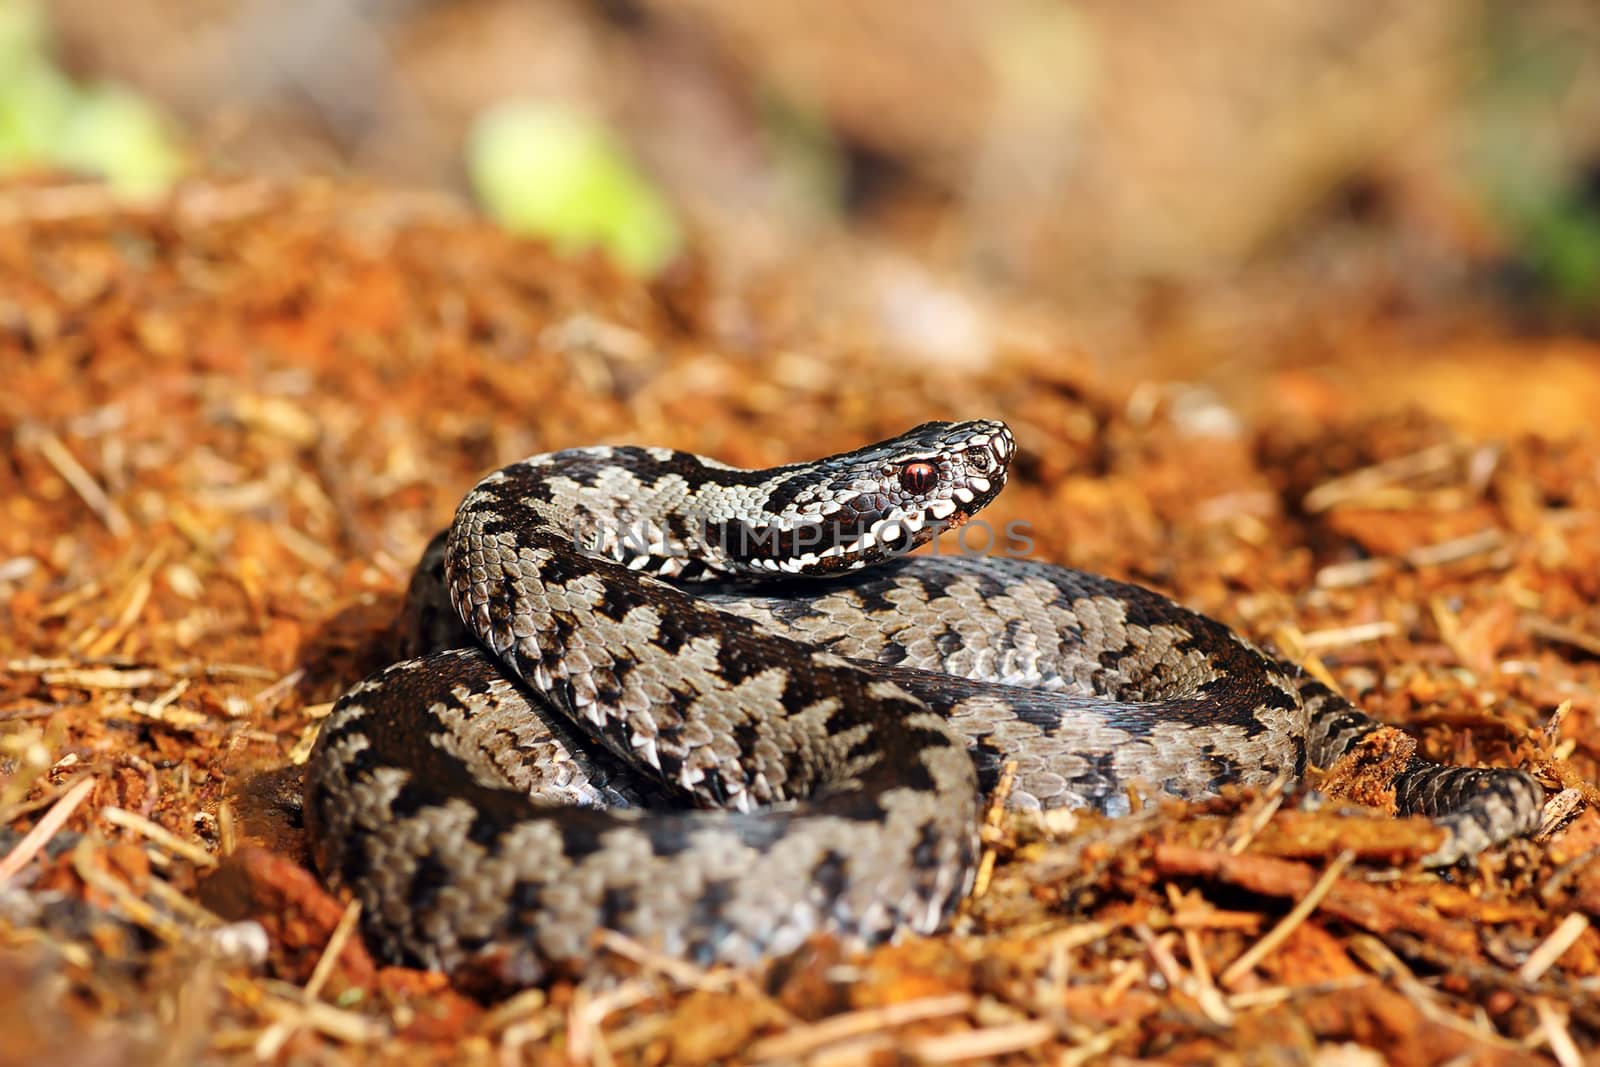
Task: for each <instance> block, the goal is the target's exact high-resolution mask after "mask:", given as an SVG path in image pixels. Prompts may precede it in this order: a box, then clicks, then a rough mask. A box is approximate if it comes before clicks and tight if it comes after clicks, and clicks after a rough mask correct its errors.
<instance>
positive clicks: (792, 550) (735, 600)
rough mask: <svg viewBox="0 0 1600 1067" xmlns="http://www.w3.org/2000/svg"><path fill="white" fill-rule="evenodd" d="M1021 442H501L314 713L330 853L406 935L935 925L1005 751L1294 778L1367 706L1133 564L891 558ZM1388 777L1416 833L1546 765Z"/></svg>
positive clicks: (1449, 846) (380, 929) (1473, 809)
mask: <svg viewBox="0 0 1600 1067" xmlns="http://www.w3.org/2000/svg"><path fill="white" fill-rule="evenodd" d="M1014 455H1015V444H1014V442H1013V440H1012V437H1011V434H1010V432H1009V431H1008V430H1007V429H1006V427H1005V426H1004V425H1003V424H1001V423H998V422H992V421H976V422H963V423H939V422H933V423H927V424H925V425H923V426H919V427H917V428H915V429H913V430H910V431H908V432H907V433H905V434H902V435H900V436H899V437H896V438H893V439H891V440H888V441H884V442H882V443H879V444H874V445H870V446H867V447H864V448H861V449H858V450H856V451H854V452H849V453H845V454H842V455H838V456H832V457H829V458H826V459H822V460H817V461H815V462H808V463H801V464H795V465H792V466H784V467H777V468H773V469H769V470H742V469H736V468H732V467H729V466H726V465H724V464H721V463H718V462H716V461H714V460H710V459H706V458H703V457H699V456H694V455H689V454H686V453H682V452H676V451H671V450H667V449H659V448H623V447H599V448H583V449H575V450H569V451H563V452H555V453H550V454H546V455H540V456H534V457H532V458H530V459H527V460H523V461H522V462H520V463H514V464H512V465H510V466H508V467H505V468H504V469H502V470H499V471H497V472H495V473H494V474H491V475H489V476H488V477H487V478H485V479H484V480H483V481H482V482H480V483H479V484H478V486H477V487H476V488H474V489H473V490H472V491H471V492H470V493H469V494H468V495H467V497H466V499H465V501H464V502H463V503H462V504H461V506H460V509H459V510H458V512H457V514H456V517H455V521H454V523H453V524H452V526H451V528H450V530H449V531H447V534H444V535H441V536H440V538H439V539H437V540H436V542H435V544H434V545H433V546H432V547H431V548H430V551H429V553H428V555H427V556H425V558H424V561H423V564H422V565H421V567H420V568H419V570H418V574H417V577H416V579H415V580H414V581H413V586H412V590H411V596H410V601H411V607H410V609H409V611H410V615H411V618H412V629H413V633H414V634H415V635H416V636H415V638H414V640H415V641H417V642H419V643H427V644H432V645H433V646H435V647H445V648H446V649H447V650H445V651H433V652H431V653H430V654H427V655H422V656H420V657H418V658H414V659H411V660H408V661H406V662H403V663H399V664H396V665H395V666H392V667H390V668H388V669H387V670H384V671H382V672H380V673H379V674H377V675H374V676H373V677H371V678H369V679H368V680H366V681H364V682H362V683H361V684H359V685H358V686H356V687H355V688H354V689H352V690H351V691H350V692H349V693H348V694H346V695H345V696H344V697H343V698H342V699H341V700H340V701H339V702H338V704H337V705H336V706H335V708H334V710H333V712H332V714H331V715H330V716H329V718H328V720H327V721H326V723H325V724H324V726H323V729H322V733H321V736H320V738H319V740H318V742H317V745H316V748H315V750H314V752H313V753H312V756H311V760H310V764H309V767H308V770H307V775H306V788H305V814H306V823H307V829H308V831H309V833H310V835H311V840H312V842H313V850H314V853H315V857H316V862H317V865H318V868H319V869H320V870H321V871H322V873H323V874H324V876H325V877H326V878H327V879H328V880H330V881H331V882H333V883H335V884H342V885H345V886H348V887H349V888H350V889H351V890H353V891H354V893H355V894H356V895H357V896H358V897H359V898H360V900H361V901H362V904H363V913H362V914H363V923H364V927H365V931H366V934H367V937H368V940H369V942H370V943H371V944H372V945H373V947H374V948H376V949H377V950H378V951H379V952H380V953H381V955H383V956H384V957H385V958H387V959H390V960H392V961H395V962H401V963H407V964H412V965H420V966H426V967H433V968H440V969H445V970H454V969H458V968H462V967H464V966H469V965H487V966H491V967H492V968H493V972H494V973H495V974H497V975H499V976H501V977H502V978H504V979H506V980H509V981H517V982H532V981H537V980H540V979H541V978H543V977H544V976H546V975H547V974H549V973H550V971H551V969H552V968H553V967H557V966H565V965H571V964H574V963H576V962H578V961H581V960H582V959H583V958H584V957H585V956H586V954H587V953H588V952H590V951H591V944H592V935H593V934H594V932H595V931H596V930H598V929H601V928H609V929H613V930H617V931H621V932H623V933H625V934H627V935H630V936H632V937H636V938H639V939H641V940H644V941H646V942H648V943H650V944H652V945H654V946H655V947H656V948H657V949H659V950H661V951H663V952H665V953H668V954H671V955H676V956H681V957H687V958H691V959H694V960H696V961H700V962H704V963H709V962H717V961H724V962H733V963H746V962H750V961H752V960H754V959H757V958H758V957H761V956H763V955H765V954H770V953H780V952H783V951H786V950H789V949H792V948H794V947H795V946H797V945H799V944H800V943H801V942H802V941H803V940H804V939H805V938H806V937H807V936H809V935H811V934H813V933H816V932H819V931H832V932H834V933H836V934H838V935H840V936H842V937H845V938H846V939H847V940H853V941H856V942H871V941H877V940H881V939H883V938H886V937H888V936H890V935H892V934H893V933H894V932H896V931H898V930H902V929H907V930H914V931H921V932H929V931H933V930H936V929H937V928H938V927H939V926H940V925H941V924H942V923H943V922H944V921H945V920H946V919H947V918H948V917H949V916H950V914H951V913H952V911H953V910H954V908H955V907H956V906H957V904H958V903H959V902H960V900H961V898H962V896H963V895H964V894H965V893H966V892H967V890H968V889H969V887H970V886H971V883H972V879H973V870H974V862H975V858H976V851H977V826H978V820H979V805H980V803H981V795H980V787H981V785H982V784H983V783H985V782H989V781H992V780H993V777H994V774H995V771H996V768H998V767H999V766H1000V765H1001V763H1002V762H1004V761H1008V760H1010V761H1015V762H1016V763H1017V765H1018V773H1017V776H1016V779H1015V788H1014V789H1013V790H1012V792H1011V794H1010V801H1011V803H1013V804H1015V805H1033V806H1045V807H1053V806H1059V805H1074V806H1089V807H1093V808H1096V809H1099V810H1100V811H1103V812H1106V813H1109V814H1113V815H1115V814H1120V813H1123V812H1125V811H1126V808H1127V800H1126V797H1127V787H1128V786H1129V785H1130V784H1132V783H1135V782H1139V783H1143V784H1144V785H1145V786H1147V787H1149V788H1153V789H1157V790H1164V791H1166V792H1169V793H1172V794H1176V795H1178V796H1183V797H1199V796H1204V795H1208V794H1213V793H1215V792H1216V790H1217V789H1218V787H1219V786H1222V785H1224V784H1226V783H1242V784H1254V785H1265V784H1267V783H1269V782H1271V781H1272V780H1274V779H1275V778H1278V777H1280V776H1281V777H1284V778H1286V779H1288V780H1289V781H1290V782H1291V783H1297V782H1298V781H1299V780H1300V778H1301V776H1302V774H1303V773H1304V771H1305V769H1306V767H1307V765H1308V764H1314V765H1317V766H1327V765H1328V764H1329V763H1331V762H1332V761H1333V760H1334V759H1336V758H1337V757H1338V756H1339V755H1340V754H1341V753H1343V752H1344V751H1345V750H1347V749H1348V748H1349V747H1350V746H1351V745H1352V744H1353V743H1354V742H1355V741H1356V740H1358V739H1360V738H1361V737H1363V736H1365V735H1366V734H1368V733H1370V732H1371V731H1372V730H1374V729H1376V728H1377V725H1378V724H1377V723H1375V722H1373V721H1372V720H1371V719H1369V718H1367V717H1366V716H1365V715H1364V714H1362V713H1361V712H1360V711H1358V710H1357V709H1355V708H1354V707H1352V706H1351V705H1350V704H1349V703H1348V702H1346V701H1344V700H1343V699H1341V698H1340V697H1338V696H1336V695H1335V694H1333V693H1332V692H1330V691H1329V690H1327V689H1326V688H1324V687H1322V686H1321V685H1319V684H1317V683H1316V682H1314V681H1311V680H1309V679H1307V678H1305V677H1304V676H1303V675H1301V674H1300V672H1298V671H1297V670H1295V669H1294V668H1293V667H1291V666H1289V665H1286V664H1284V663H1281V662H1279V661H1278V660H1277V659H1275V658H1274V657H1272V656H1270V655H1268V654H1266V653H1264V652H1262V651H1260V650H1258V649H1257V648H1256V647H1255V646H1253V645H1251V644H1250V643H1248V642H1247V641H1245V640H1244V639H1243V638H1241V637H1239V636H1238V635H1236V634H1235V633H1233V632H1232V631H1231V630H1229V629H1228V628H1226V627H1224V626H1223V625H1221V624H1220V623H1217V622H1215V621H1213V620H1211V619H1209V618H1206V617H1204V616H1202V615H1199V614H1196V613H1194V612H1191V611H1188V610H1186V609H1184V608H1183V607H1180V606H1179V605H1177V604H1175V603H1173V602H1172V601H1170V600H1168V599H1166V598H1165V597H1162V596H1160V595H1158V594H1156V593H1153V592H1151V591H1149V590H1146V589H1142V588H1139V587H1137V586H1132V585H1127V584H1123V583H1120V582H1114V581H1111V580H1109V579H1106V578H1101V577H1096V576H1094V575H1090V574H1085V573H1082V572H1079V571H1073V570H1067V569H1065V568H1061V567H1055V566H1050V565H1046V564H1042V563H1038V562H1033V561H1029V560H1021V559H1002V558H978V557H969V556H964V555H950V554H944V555H926V554H924V555H919V556H916V557H908V556H907V552H908V550H909V549H911V548H914V547H916V546H918V545H922V544H925V543H927V542H928V541H930V540H932V539H933V538H934V537H935V536H936V535H937V534H938V533H939V532H941V531H943V530H946V529H949V528H951V527H955V526H958V525H960V524H962V523H965V522H966V521H967V520H969V519H970V518H971V517H972V516H973V515H974V514H975V513H976V512H977V511H978V510H979V509H980V508H982V507H984V506H985V505H986V504H988V503H989V502H990V500H992V499H993V498H994V496H995V494H996V493H998V492H999V491H1000V489H1001V488H1002V486H1003V485H1004V484H1005V481H1006V476H1007V472H1008V470H1009V466H1010V463H1011V461H1012V460H1013V458H1014ZM462 624H464V625H465V630H463V629H462ZM451 645H454V646H458V647H453V648H451V647H449V646H451ZM1394 784H1395V789H1396V792H1397V795H1398V803H1399V807H1400V809H1401V810H1402V811H1405V812H1408V813H1422V814H1426V815H1429V816H1432V817H1433V818H1434V819H1435V820H1436V821H1437V822H1438V823H1439V824H1440V825H1441V826H1443V827H1444V828H1445V829H1446V830H1447V831H1448V833H1447V838H1446V842H1445V844H1444V845H1443V846H1442V847H1441V848H1440V849H1439V850H1438V851H1437V852H1436V853H1435V854H1434V855H1433V856H1431V857H1430V861H1431V862H1434V863H1438V864H1446V863H1451V862H1454V861H1456V860H1458V859H1460V858H1462V857H1464V856H1468V855H1471V854H1473V853H1475V852H1477V851H1479V850H1481V849H1483V848H1486V847H1488V846H1489V845H1490V844H1492V843H1495V842H1499V841H1502V840H1505V839H1507V838H1509V837H1511V836H1514V835H1516V834H1519V833H1524V832H1526V831H1527V830H1529V829H1530V828H1531V827H1533V826H1534V825H1535V824H1536V822H1537V819H1538V816H1539V810H1540V805H1541V802H1542V796H1543V794H1542V791H1541V790H1540V787H1539V786H1538V784H1537V783H1536V782H1535V781H1534V780H1533V779H1532V778H1530V777H1529V776H1528V775H1526V774H1524V773H1522V772H1519V771H1513V770H1501V769H1469V768H1462V767H1449V766H1442V765H1439V764H1435V763H1431V762H1429V761H1427V760H1423V759H1419V758H1413V759H1412V760H1411V761H1410V763H1409V765H1408V766H1407V767H1406V768H1405V769H1404V771H1403V772H1402V773H1401V774H1400V775H1399V776H1398V777H1397V778H1396V780H1395V783H1394ZM708 809H710V810H708Z"/></svg>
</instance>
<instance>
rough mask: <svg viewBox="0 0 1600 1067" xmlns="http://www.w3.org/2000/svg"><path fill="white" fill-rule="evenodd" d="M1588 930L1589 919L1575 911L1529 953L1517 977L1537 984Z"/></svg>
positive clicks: (1518, 969) (1518, 970)
mask: <svg viewBox="0 0 1600 1067" xmlns="http://www.w3.org/2000/svg"><path fill="white" fill-rule="evenodd" d="M1587 929H1589V917H1588V916H1587V915H1585V914H1583V912H1581V911H1575V912H1573V913H1572V914H1570V915H1568V916H1567V917H1566V918H1565V919H1562V920H1561V922H1560V924H1559V925H1557V926H1556V928H1555V929H1554V930H1552V931H1550V936H1549V937H1547V938H1545V939H1544V940H1543V941H1541V942H1540V943H1539V945H1538V947H1537V948H1535V949H1534V950H1533V951H1532V952H1530V953H1528V958H1527V959H1526V960H1524V961H1523V963H1522V966H1521V967H1519V968H1517V977H1518V978H1520V979H1522V980H1523V981H1524V982H1537V981H1538V980H1539V979H1540V978H1543V977H1544V973H1545V972H1546V971H1548V970H1549V969H1550V968H1551V967H1553V966H1554V965H1555V962H1556V960H1558V959H1560V958H1561V954H1562V953H1564V952H1566V951H1567V949H1569V948H1571V947H1572V946H1573V945H1574V944H1575V943H1576V942H1577V940H1578V938H1580V937H1582V936H1583V933H1584V931H1585V930H1587Z"/></svg>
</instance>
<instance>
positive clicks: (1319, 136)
mask: <svg viewBox="0 0 1600 1067" xmlns="http://www.w3.org/2000/svg"><path fill="white" fill-rule="evenodd" d="M0 169H3V170H4V171H7V172H10V173H13V174H16V173H23V174H39V175H60V174H76V175H102V176H105V177H106V178H108V179H109V180H110V182H111V184H112V186H113V187H114V188H115V189H117V190H118V191H119V192H120V193H123V194H125V195H128V196H132V197H139V196H147V195H153V194H159V193H160V192H161V191H162V190H163V189H164V188H166V187H167V186H168V185H169V184H170V183H172V182H174V181H179V180H182V179H183V178H184V176H185V175H210V176H215V175H219V174H220V175H239V174H247V175H255V176H260V175H269V176H306V175H337V176H342V177H354V178H356V179H358V180H370V181H371V182H373V183H374V184H376V185H381V186H382V187H385V188H402V189H408V190H418V191H424V192H427V193H428V194H429V195H438V196H440V197H442V198H446V199H450V200H460V201H462V202H464V203H472V204H475V205H476V206H477V207H478V208H479V209H481V210H484V211H486V212H488V213H489V214H490V215H491V216H492V217H493V218H495V219H497V220H498V221H500V222H501V223H502V224H503V225H505V226H507V227H509V228H511V229H514V230H516V231H518V232H522V233H531V234H536V235H541V236H544V237H546V238H548V239H550V240H551V241H553V242H554V243H556V244H557V246H558V247H563V248H570V249H583V248H587V247H591V246H594V247H600V248H602V249H604V250H605V251H606V253H607V254H609V255H611V256H612V257H613V258H615V259H617V260H618V261H619V262H621V263H622V264H624V266H625V267H626V268H627V269H629V270H632V271H635V272H638V273H642V274H650V275H657V274H662V275H671V273H672V272H673V271H680V272H681V271H689V272H690V273H692V274H694V275H696V277H697V278H698V281H697V284H704V285H709V286H710V287H711V288H712V291H713V292H721V291H728V292H733V291H738V292H740V293H742V294H744V298H745V299H747V300H748V299H751V296H750V294H752V293H753V294H758V295H757V297H756V299H760V296H759V294H763V293H765V294H767V297H768V299H767V305H766V306H765V307H764V309H763V314H766V315H771V316H777V317H780V318H781V317H783V316H789V317H792V318H795V319H803V320H807V321H808V322H809V323H810V327H811V331H812V333H813V335H815V336H818V337H820V338H821V339H822V343H825V342H826V338H827V336H828V331H829V330H830V329H839V330H852V331H861V330H865V331H867V332H869V333H870V334H872V335H873V336H874V337H875V338H876V339H877V344H878V346H879V347H880V348H881V349H882V351H883V352H884V353H885V354H886V356H890V357H892V356H896V355H898V356H902V357H909V358H912V359H915V360H933V361H948V362H959V363H963V364H982V363H983V362H984V361H985V360H988V359H990V358H992V356H993V355H994V353H995V352H996V351H998V350H1000V349H1002V348H1005V347H1008V346H1014V345H1018V344H1022V345H1026V344H1028V343H1030V338H1033V339H1036V338H1038V337H1049V338H1050V339H1051V343H1050V346H1049V347H1054V348H1059V346H1060V343H1061V341H1062V339H1063V338H1070V340H1071V344H1072V346H1073V347H1074V348H1075V349H1076V350H1078V351H1081V352H1083V353H1086V354H1087V356H1086V358H1088V359H1090V360H1091V361H1093V362H1095V363H1097V364H1099V365H1101V366H1102V367H1105V368H1112V369H1115V370H1119V371H1122V372H1127V373H1129V374H1130V375H1133V376H1137V375H1139V374H1141V373H1145V372H1148V371H1149V370H1150V369H1151V368H1152V366H1154V365H1155V364H1154V363H1153V362H1152V361H1159V367H1160V369H1162V370H1163V371H1164V372H1166V373H1177V374H1181V375H1184V376H1187V377H1190V378H1193V379H1196V380H1200V381H1210V382H1213V383H1218V384H1220V385H1221V386H1223V387H1229V385H1230V383H1239V382H1244V381H1248V380H1249V379H1250V378H1251V376H1252V374H1251V372H1252V371H1253V370H1254V369H1256V368H1258V367H1259V366H1260V365H1263V364H1270V365H1273V366H1281V365H1283V364H1284V362H1285V361H1294V360H1306V361H1314V360H1315V359H1316V358H1317V355H1318V352H1319V351H1326V350H1329V349H1334V348H1337V349H1339V350H1342V351H1348V350H1350V349H1352V348H1360V347H1361V346H1360V344H1359V343H1356V344H1352V340H1351V331H1357V332H1359V331H1361V330H1364V329H1368V328H1370V327H1372V325H1373V324H1374V323H1380V324H1381V323H1390V324H1392V323H1394V322H1397V321H1399V322H1406V323H1423V324H1427V327H1426V328H1427V329H1429V330H1436V331H1446V332H1451V331H1453V333H1452V334H1451V335H1452V336H1455V335H1459V332H1460V331H1463V330H1465V331H1468V332H1471V331H1477V330H1485V329H1486V330H1491V331H1495V332H1502V333H1503V332H1507V331H1509V332H1512V333H1515V334H1517V335H1519V336H1533V337H1538V336H1543V337H1553V336H1558V335H1559V336H1567V337H1578V336H1587V335H1592V334H1593V333H1594V332H1595V330H1596V329H1597V327H1600V298H1597V292H1600V5H1596V4H1594V3H1592V2H1588V0H1531V2H1527V0H1432V2H1430V3H1425V4H1395V3H1390V2H1382V0H1325V2H1321V3H1307V2H1304V0H1226V2H1218V3H1208V4H1204V5H1199V4H1192V3H1186V2H1183V0H1147V2H1144V3H1140V4H1126V3H1118V2H1113V0H1103V2H1081V3H1065V2H1050V0H925V2H922V3H917V4H908V3H904V2H903V0H767V2H762V3H751V2H749V0H593V2H581V0H538V2H531V0H117V2H116V3H107V2H105V0H0ZM686 265H687V266H686ZM723 325H724V330H725V332H727V333H729V334H733V333H736V332H737V325H736V324H731V323H725V324H723ZM1430 336H1432V335H1431V334H1430ZM736 340H737V338H735V337H731V336H730V343H731V342H733V341H736ZM1581 356H1582V358H1584V359H1587V358H1588V350H1587V348H1584V349H1582V350H1581ZM1245 399H1246V400H1248V398H1245Z"/></svg>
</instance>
